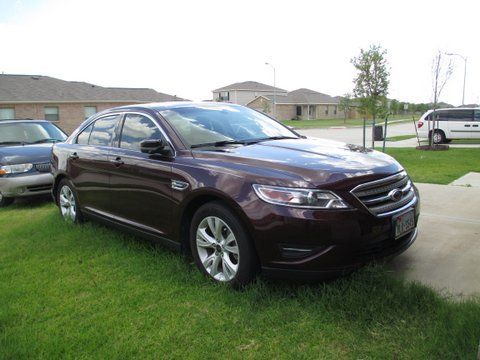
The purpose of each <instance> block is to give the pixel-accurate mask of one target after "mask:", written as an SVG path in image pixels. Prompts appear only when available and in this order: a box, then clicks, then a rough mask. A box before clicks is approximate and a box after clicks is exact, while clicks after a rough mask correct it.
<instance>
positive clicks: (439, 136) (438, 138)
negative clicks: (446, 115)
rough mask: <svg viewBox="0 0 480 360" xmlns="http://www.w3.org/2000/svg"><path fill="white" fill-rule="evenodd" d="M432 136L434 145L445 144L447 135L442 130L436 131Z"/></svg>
mask: <svg viewBox="0 0 480 360" xmlns="http://www.w3.org/2000/svg"><path fill="white" fill-rule="evenodd" d="M432 136H433V143H434V144H442V143H444V142H445V133H444V132H443V131H442V130H435V131H434V132H433V133H432Z"/></svg>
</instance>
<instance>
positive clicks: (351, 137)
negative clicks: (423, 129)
mask: <svg viewBox="0 0 480 360" xmlns="http://www.w3.org/2000/svg"><path fill="white" fill-rule="evenodd" d="M298 132H299V133H300V134H302V135H305V136H308V137H316V138H325V139H330V140H337V141H342V142H346V143H349V144H357V145H362V143H363V128H362V127H349V128H344V129H337V128H322V129H305V130H298ZM411 134H415V128H414V126H413V122H407V123H400V124H392V125H389V126H388V129H387V137H389V136H398V135H411ZM366 139H367V140H366V144H367V146H371V143H372V128H371V127H370V128H369V127H367V129H366ZM414 141H416V140H415V139H414ZM381 143H382V142H381V141H378V142H376V144H378V145H381ZM392 143H393V142H391V143H390V144H392Z"/></svg>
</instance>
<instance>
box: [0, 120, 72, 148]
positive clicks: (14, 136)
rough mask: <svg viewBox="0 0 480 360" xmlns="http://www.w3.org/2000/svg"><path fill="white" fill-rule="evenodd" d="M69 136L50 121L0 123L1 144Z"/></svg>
mask: <svg viewBox="0 0 480 360" xmlns="http://www.w3.org/2000/svg"><path fill="white" fill-rule="evenodd" d="M66 138H67V136H66V135H65V134H64V133H63V132H62V131H61V130H60V129H59V128H58V127H56V126H55V125H53V124H50V123H43V122H42V123H36V122H31V123H30V122H28V123H27V122H20V121H19V122H18V123H7V124H1V123H0V146H6V145H16V144H25V145H29V144H40V143H47V142H56V141H65V139H66Z"/></svg>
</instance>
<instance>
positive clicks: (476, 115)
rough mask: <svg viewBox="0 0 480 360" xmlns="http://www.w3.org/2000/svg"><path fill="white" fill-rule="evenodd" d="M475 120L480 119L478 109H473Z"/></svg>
mask: <svg viewBox="0 0 480 360" xmlns="http://www.w3.org/2000/svg"><path fill="white" fill-rule="evenodd" d="M475 121H480V110H475Z"/></svg>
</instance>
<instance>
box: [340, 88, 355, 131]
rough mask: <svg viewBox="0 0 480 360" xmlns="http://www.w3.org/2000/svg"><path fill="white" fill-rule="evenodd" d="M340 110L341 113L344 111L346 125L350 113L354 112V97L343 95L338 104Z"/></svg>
mask: <svg viewBox="0 0 480 360" xmlns="http://www.w3.org/2000/svg"><path fill="white" fill-rule="evenodd" d="M338 108H339V110H340V111H343V123H344V124H346V122H347V117H349V116H350V111H351V110H352V95H351V94H345V95H343V96H342V97H341V98H340V102H339V103H338Z"/></svg>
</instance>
